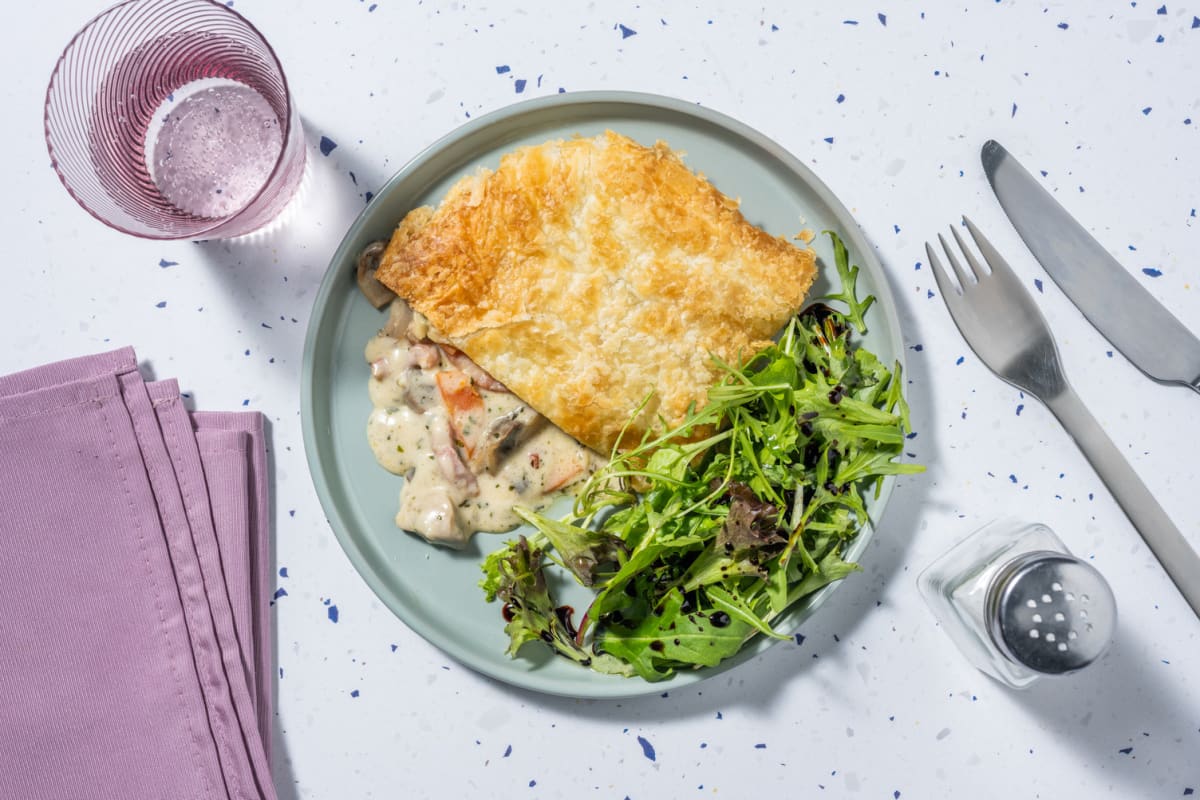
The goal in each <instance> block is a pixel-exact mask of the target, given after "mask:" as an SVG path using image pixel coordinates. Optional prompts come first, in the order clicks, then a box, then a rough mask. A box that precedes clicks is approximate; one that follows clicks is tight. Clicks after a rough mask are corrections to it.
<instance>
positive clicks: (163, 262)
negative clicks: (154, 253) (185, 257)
mask: <svg viewBox="0 0 1200 800" xmlns="http://www.w3.org/2000/svg"><path fill="white" fill-rule="evenodd" d="M178 263H179V262H178V261H167V260H166V259H165V258H160V259H159V260H158V265H159V266H160V267H162V268H163V269H166V268H167V267H174V266H175V265H177V264H178Z"/></svg>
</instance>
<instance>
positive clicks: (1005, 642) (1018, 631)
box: [986, 550, 1117, 675]
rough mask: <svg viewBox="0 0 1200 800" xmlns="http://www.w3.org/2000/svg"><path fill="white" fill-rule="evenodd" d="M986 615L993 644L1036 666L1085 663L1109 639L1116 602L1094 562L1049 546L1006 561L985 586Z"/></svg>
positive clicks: (1061, 669) (1062, 668) (1060, 669)
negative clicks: (1053, 549)
mask: <svg viewBox="0 0 1200 800" xmlns="http://www.w3.org/2000/svg"><path fill="white" fill-rule="evenodd" d="M986 612H987V620H988V624H989V633H990V634H991V636H992V640H993V641H994V642H995V643H996V646H997V647H999V648H1000V649H1001V651H1003V652H1004V653H1005V654H1006V655H1008V656H1009V657H1010V658H1011V659H1013V660H1014V661H1016V662H1018V663H1020V664H1023V665H1025V666H1026V667H1028V668H1029V669H1031V670H1034V671H1035V672H1041V673H1045V674H1050V675H1061V674H1065V673H1068V672H1074V671H1076V670H1079V669H1083V668H1084V667H1086V666H1087V665H1088V664H1091V663H1092V662H1093V661H1095V660H1096V659H1098V658H1099V657H1100V656H1102V655H1103V654H1104V652H1105V651H1106V650H1107V649H1108V645H1109V644H1110V643H1111V642H1112V635H1113V631H1114V630H1116V626H1117V604H1116V599H1115V598H1114V597H1113V593H1112V589H1111V588H1109V585H1108V582H1107V581H1105V580H1104V576H1103V575H1101V574H1100V573H1099V572H1098V571H1097V570H1096V568H1095V567H1093V566H1092V565H1090V564H1088V563H1086V562H1083V561H1080V560H1079V559H1078V558H1075V557H1074V556H1071V555H1067V554H1065V553H1058V552H1054V551H1051V550H1040V551H1035V552H1032V553H1025V554H1023V555H1020V556H1018V557H1016V558H1014V559H1013V560H1012V561H1010V562H1009V563H1007V564H1005V565H1004V566H1003V567H1002V568H1001V569H1000V570H999V571H997V573H996V575H995V576H994V577H993V578H992V582H991V584H990V585H989V587H988V593H987V606H986Z"/></svg>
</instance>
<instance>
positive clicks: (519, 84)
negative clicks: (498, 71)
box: [515, 78, 525, 94]
mask: <svg viewBox="0 0 1200 800" xmlns="http://www.w3.org/2000/svg"><path fill="white" fill-rule="evenodd" d="M515 88H516V90H517V94H520V93H521V92H523V91H525V79H524V78H517V82H516V84H515Z"/></svg>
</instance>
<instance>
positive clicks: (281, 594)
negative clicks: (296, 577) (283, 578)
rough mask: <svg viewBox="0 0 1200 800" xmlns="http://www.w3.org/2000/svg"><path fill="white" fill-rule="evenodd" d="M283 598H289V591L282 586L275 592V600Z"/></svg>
mask: <svg viewBox="0 0 1200 800" xmlns="http://www.w3.org/2000/svg"><path fill="white" fill-rule="evenodd" d="M281 597H287V589H284V588H283V587H282V586H280V587H279V588H278V589H276V590H275V599H276V600H278V599H279V598H281Z"/></svg>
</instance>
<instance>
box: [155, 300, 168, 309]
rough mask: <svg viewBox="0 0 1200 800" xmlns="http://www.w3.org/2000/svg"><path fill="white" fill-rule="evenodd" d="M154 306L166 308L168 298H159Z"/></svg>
mask: <svg viewBox="0 0 1200 800" xmlns="http://www.w3.org/2000/svg"><path fill="white" fill-rule="evenodd" d="M154 307H155V308H166V307H167V301H166V300H159V301H158V302H157V303H155V304H154Z"/></svg>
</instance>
